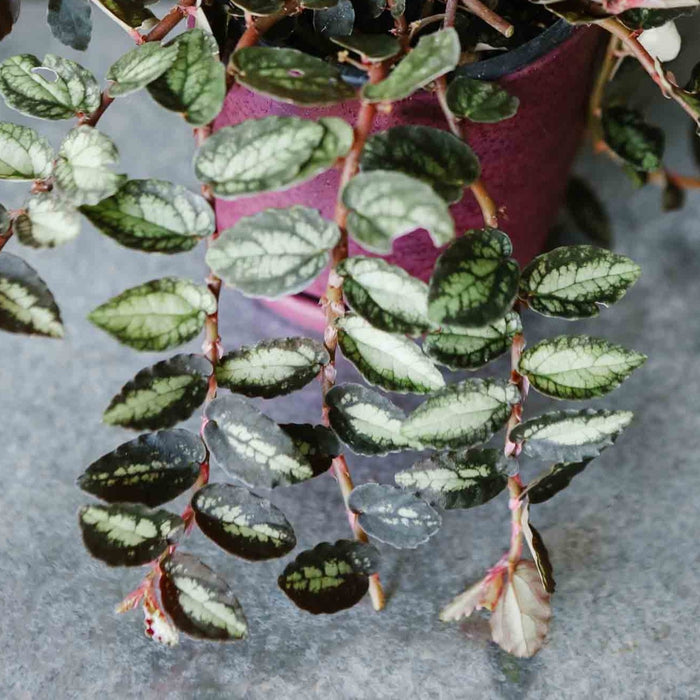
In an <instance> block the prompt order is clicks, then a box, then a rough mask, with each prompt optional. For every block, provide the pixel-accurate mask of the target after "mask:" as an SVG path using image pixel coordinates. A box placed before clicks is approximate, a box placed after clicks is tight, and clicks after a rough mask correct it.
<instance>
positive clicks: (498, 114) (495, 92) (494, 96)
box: [446, 75, 520, 124]
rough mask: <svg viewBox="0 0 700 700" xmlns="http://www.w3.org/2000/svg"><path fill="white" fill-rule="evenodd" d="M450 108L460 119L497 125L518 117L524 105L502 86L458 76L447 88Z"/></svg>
mask: <svg viewBox="0 0 700 700" xmlns="http://www.w3.org/2000/svg"><path fill="white" fill-rule="evenodd" d="M446 99H447V106H448V107H449V109H450V112H452V114H454V115H455V116H456V117H460V118H462V117H466V118H467V119H469V121H472V122H481V123H484V124H494V123H495V122H500V121H503V120H504V119H510V118H511V117H513V116H515V114H516V112H517V111H518V106H519V105H520V100H518V98H517V97H513V96H512V95H509V94H508V93H507V92H506V91H505V90H504V89H503V88H502V87H500V86H499V85H498V83H489V82H488V81H486V80H476V79H475V78H468V77H467V76H465V75H458V76H457V77H456V78H455V79H454V80H453V81H452V82H451V83H450V85H449V87H448V88H447V95H446Z"/></svg>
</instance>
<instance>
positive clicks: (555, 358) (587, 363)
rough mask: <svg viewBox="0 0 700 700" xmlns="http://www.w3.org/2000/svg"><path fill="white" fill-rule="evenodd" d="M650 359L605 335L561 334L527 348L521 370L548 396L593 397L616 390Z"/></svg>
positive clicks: (561, 397)
mask: <svg viewBox="0 0 700 700" xmlns="http://www.w3.org/2000/svg"><path fill="white" fill-rule="evenodd" d="M646 359H647V358H646V355H642V354H641V353H638V352H635V351H634V350H626V349H625V348H623V347H622V346H621V345H615V344H614V343H610V342H608V341H607V340H605V339H603V338H591V337H589V336H586V335H572V336H567V335H560V336H557V337H556V338H547V339H545V340H542V341H540V342H539V343H537V345H533V346H532V347H531V348H528V349H527V350H525V352H524V353H523V354H522V356H521V358H520V367H519V371H520V373H521V374H524V375H525V376H526V377H527V378H528V379H529V380H530V384H531V385H532V386H533V387H534V388H535V389H536V390H537V391H539V392H540V393H541V394H544V395H545V396H551V397H552V398H555V399H591V398H594V397H596V396H605V394H607V393H609V392H611V391H612V390H613V389H616V388H617V387H618V386H620V384H622V382H624V381H625V379H627V377H629V375H630V374H631V373H632V372H633V371H634V370H635V369H636V368H637V367H640V366H641V365H643V364H644V362H646Z"/></svg>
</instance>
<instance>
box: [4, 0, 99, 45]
mask: <svg viewBox="0 0 700 700" xmlns="http://www.w3.org/2000/svg"><path fill="white" fill-rule="evenodd" d="M17 7H18V8H19V3H17ZM90 14H91V4H90V2H89V0H49V13H48V16H47V18H46V19H47V22H48V24H49V27H51V33H52V34H53V35H54V36H55V37H56V38H57V39H58V40H59V41H60V42H61V43H62V44H65V45H66V46H70V47H71V48H72V49H76V50H77V51H85V49H86V48H87V47H88V44H89V43H90V36H91V34H92V19H91V18H90Z"/></svg>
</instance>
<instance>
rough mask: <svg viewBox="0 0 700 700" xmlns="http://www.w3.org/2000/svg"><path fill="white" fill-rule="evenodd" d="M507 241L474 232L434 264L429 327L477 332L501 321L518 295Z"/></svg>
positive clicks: (495, 233) (497, 233)
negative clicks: (438, 325)
mask: <svg viewBox="0 0 700 700" xmlns="http://www.w3.org/2000/svg"><path fill="white" fill-rule="evenodd" d="M512 252H513V247H512V245H511V242H510V239H509V238H508V236H506V234H505V233H503V232H502V231H499V230H498V229H493V228H487V229H475V230H471V231H467V233H466V234H465V235H464V236H462V237H461V238H458V239H457V240H456V241H454V242H453V243H452V244H451V245H450V247H449V248H448V249H447V250H446V251H445V252H444V253H443V254H442V255H441V256H440V257H439V258H438V259H437V262H436V263H435V269H434V270H433V275H432V277H431V278H430V288H429V291H428V315H429V316H430V319H431V320H432V321H434V322H435V323H446V324H452V325H455V326H462V327H467V328H480V327H482V326H485V325H487V324H489V323H494V322H495V321H498V320H499V319H501V318H503V317H504V316H505V315H506V313H507V312H508V311H510V309H511V308H512V306H513V302H514V301H515V297H516V294H517V292H518V279H519V276H520V268H519V267H518V263H517V262H516V261H515V260H513V258H511V257H509V256H510V255H511V253H512Z"/></svg>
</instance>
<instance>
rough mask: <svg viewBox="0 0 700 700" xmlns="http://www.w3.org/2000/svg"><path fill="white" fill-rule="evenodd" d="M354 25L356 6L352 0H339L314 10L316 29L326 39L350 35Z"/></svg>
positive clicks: (314, 25)
mask: <svg viewBox="0 0 700 700" xmlns="http://www.w3.org/2000/svg"><path fill="white" fill-rule="evenodd" d="M354 26H355V8H354V6H353V4H352V2H350V0H338V1H337V2H336V3H335V5H333V6H332V7H324V8H321V9H319V10H317V11H316V12H314V16H313V27H314V31H315V32H316V34H318V35H319V36H321V37H323V38H324V39H331V38H332V37H334V36H350V34H352V29H353V27H354Z"/></svg>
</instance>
